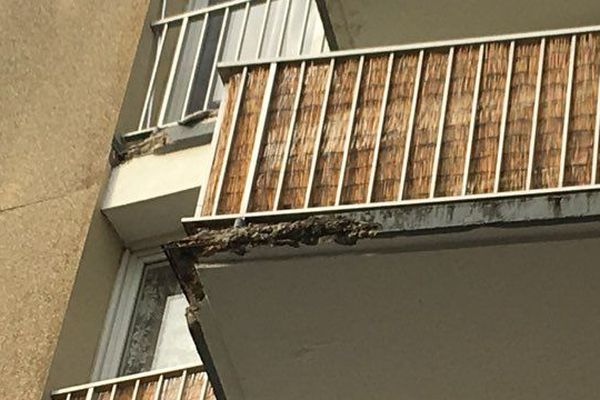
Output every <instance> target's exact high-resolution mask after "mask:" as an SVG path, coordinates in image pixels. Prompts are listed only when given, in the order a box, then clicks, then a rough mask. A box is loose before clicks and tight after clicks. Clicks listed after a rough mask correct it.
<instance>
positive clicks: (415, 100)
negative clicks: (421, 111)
mask: <svg viewBox="0 0 600 400" xmlns="http://www.w3.org/2000/svg"><path fill="white" fill-rule="evenodd" d="M424 58H425V51H424V50H421V51H420V52H419V60H418V61H417V69H416V71H415V85H414V86H415V87H414V90H413V95H412V100H411V102H412V103H411V106H410V115H409V117H408V130H407V132H406V140H405V142H404V156H403V159H402V170H401V172H400V187H399V190H398V201H402V199H403V197H404V186H406V175H407V170H408V160H409V159H410V146H411V145H412V137H413V133H414V131H415V119H416V117H417V105H418V104H419V90H421V75H422V73H423V59H424Z"/></svg>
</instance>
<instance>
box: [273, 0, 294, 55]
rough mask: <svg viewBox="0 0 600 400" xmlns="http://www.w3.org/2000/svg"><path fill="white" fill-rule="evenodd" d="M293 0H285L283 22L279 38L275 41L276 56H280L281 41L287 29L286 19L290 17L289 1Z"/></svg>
mask: <svg viewBox="0 0 600 400" xmlns="http://www.w3.org/2000/svg"><path fill="white" fill-rule="evenodd" d="M292 1H293V0H285V10H284V11H283V22H282V24H281V32H280V34H279V39H278V41H277V57H281V52H282V51H283V41H284V38H285V34H286V32H287V29H288V21H289V19H290V10H291V8H292V7H291V3H292Z"/></svg>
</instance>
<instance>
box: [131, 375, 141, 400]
mask: <svg viewBox="0 0 600 400" xmlns="http://www.w3.org/2000/svg"><path fill="white" fill-rule="evenodd" d="M139 392H140V380H139V379H136V380H135V384H134V385H133V393H131V400H137V397H138V393H139Z"/></svg>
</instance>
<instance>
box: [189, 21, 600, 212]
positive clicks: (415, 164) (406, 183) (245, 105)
mask: <svg viewBox="0 0 600 400" xmlns="http://www.w3.org/2000/svg"><path fill="white" fill-rule="evenodd" d="M599 67H600V33H598V32H597V29H596V28H587V29H577V30H570V31H560V32H559V31H555V32H545V33H538V34H524V35H514V36H511V37H497V38H489V39H480V40H464V41H456V42H447V43H432V44H421V45H416V46H404V47H398V48H387V49H370V50H366V51H363V52H361V51H352V52H346V53H343V52H339V53H331V54H328V55H322V56H319V57H313V58H308V59H289V60H275V61H273V62H269V63H263V64H260V63H255V64H250V65H238V64H235V65H229V66H223V70H222V73H223V76H224V77H225V80H226V97H225V100H224V102H223V104H222V107H221V111H220V117H219V123H218V126H217V135H216V136H215V138H214V140H213V146H214V160H213V162H212V168H211V172H210V176H209V178H208V182H207V183H206V185H204V186H205V187H204V188H203V191H202V192H203V193H201V198H200V200H201V204H200V207H199V208H198V215H197V216H196V217H197V218H202V219H210V218H214V217H216V216H219V217H221V216H233V215H252V214H255V215H259V214H265V213H278V212H281V213H289V212H291V210H307V209H309V211H318V210H327V209H328V208H332V207H336V208H354V207H357V208H360V207H376V206H380V205H382V204H392V205H393V204H399V205H400V204H413V203H418V202H432V201H452V200H461V199H467V198H481V197H486V196H487V197H490V196H508V195H527V194H533V193H544V192H549V191H563V190H582V189H591V188H595V187H596V186H595V185H596V183H597V179H596V177H597V170H598V133H599V129H598V128H599V118H598V117H599V115H598V104H599V102H598V85H599V82H600V69H599Z"/></svg>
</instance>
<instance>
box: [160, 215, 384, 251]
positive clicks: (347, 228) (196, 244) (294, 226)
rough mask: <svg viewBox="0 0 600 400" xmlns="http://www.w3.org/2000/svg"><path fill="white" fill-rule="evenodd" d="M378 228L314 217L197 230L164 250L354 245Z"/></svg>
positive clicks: (243, 249) (375, 231)
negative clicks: (322, 243) (331, 244)
mask: <svg viewBox="0 0 600 400" xmlns="http://www.w3.org/2000/svg"><path fill="white" fill-rule="evenodd" d="M379 229H380V225H379V224H376V223H371V222H363V221H358V220H355V219H351V218H347V217H342V216H315V217H309V218H306V219H303V220H297V221H292V222H280V223H276V224H248V225H246V226H236V227H231V228H226V229H218V230H215V229H200V230H199V231H198V232H197V233H196V234H194V235H192V236H189V237H187V238H185V239H183V240H180V241H176V242H172V243H169V244H167V245H166V246H165V247H166V248H169V247H171V248H179V249H187V250H192V251H193V253H194V254H195V255H196V257H197V258H203V257H210V256H212V255H214V254H217V253H224V252H232V253H235V254H239V255H244V254H245V253H246V252H247V251H248V249H249V248H251V247H259V246H271V247H276V246H291V247H299V246H300V245H308V246H314V245H317V244H319V243H321V242H323V241H328V240H332V241H334V242H335V243H338V244H341V245H354V244H356V242H357V241H358V240H359V239H366V238H373V237H374V236H375V235H376V234H377V232H378V231H379Z"/></svg>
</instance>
